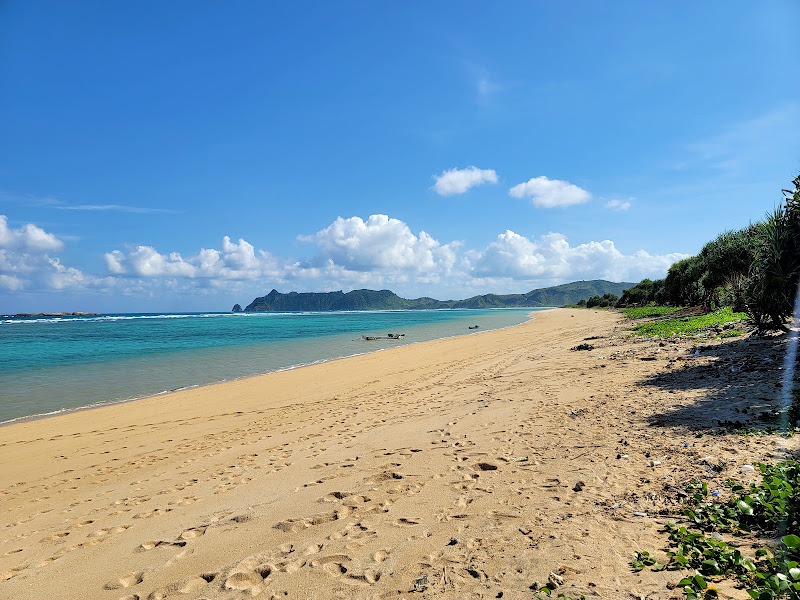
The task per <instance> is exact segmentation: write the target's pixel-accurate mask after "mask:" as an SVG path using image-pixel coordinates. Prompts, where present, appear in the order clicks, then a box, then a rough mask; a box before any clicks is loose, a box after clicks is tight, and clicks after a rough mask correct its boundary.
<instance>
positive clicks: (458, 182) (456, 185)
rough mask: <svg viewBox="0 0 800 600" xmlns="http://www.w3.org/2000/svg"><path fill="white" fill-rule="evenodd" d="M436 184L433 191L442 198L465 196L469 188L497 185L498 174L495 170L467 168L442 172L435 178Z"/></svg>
mask: <svg viewBox="0 0 800 600" xmlns="http://www.w3.org/2000/svg"><path fill="white" fill-rule="evenodd" d="M434 179H436V183H435V184H434V186H433V189H434V190H436V193H437V194H439V195H440V196H452V195H454V194H463V193H465V192H466V191H467V190H469V188H471V187H474V186H476V185H481V184H483V183H497V173H496V172H495V171H494V169H479V168H478V167H467V168H466V169H450V170H449V171H442V174H441V175H439V176H438V177H436V176H434Z"/></svg>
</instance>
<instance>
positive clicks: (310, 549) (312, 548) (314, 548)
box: [303, 544, 322, 556]
mask: <svg viewBox="0 0 800 600" xmlns="http://www.w3.org/2000/svg"><path fill="white" fill-rule="evenodd" d="M320 550H322V544H311V545H310V546H309V547H308V548H306V549H305V550H303V554H304V555H306V556H309V555H311V554H317V553H318V552H319V551H320Z"/></svg>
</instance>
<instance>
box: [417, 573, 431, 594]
mask: <svg viewBox="0 0 800 600" xmlns="http://www.w3.org/2000/svg"><path fill="white" fill-rule="evenodd" d="M426 587H428V576H427V575H423V576H422V577H419V578H417V579H415V580H414V591H415V592H421V591H423V590H424V589H425V588H426Z"/></svg>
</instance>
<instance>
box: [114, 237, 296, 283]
mask: <svg viewBox="0 0 800 600" xmlns="http://www.w3.org/2000/svg"><path fill="white" fill-rule="evenodd" d="M104 259H105V261H106V268H107V269H108V272H109V273H110V274H111V275H115V276H128V277H146V278H178V279H201V278H203V279H223V280H237V279H239V280H247V279H258V278H260V277H280V276H281V275H282V274H283V271H284V268H283V265H282V264H280V262H279V260H278V259H277V258H276V257H274V256H273V255H272V254H270V253H268V252H265V251H263V250H259V251H258V252H256V250H255V248H254V247H253V245H252V244H250V243H249V242H247V241H246V240H243V239H239V241H238V242H232V241H231V239H230V238H229V237H228V236H225V237H223V238H222V247H221V250H215V249H213V248H212V249H206V248H202V249H201V250H200V252H198V254H197V255H196V256H190V257H187V258H184V257H183V256H182V255H181V254H180V253H178V252H170V253H169V254H162V253H160V252H159V251H158V250H156V249H155V248H153V247H152V246H137V247H136V248H134V249H133V250H131V251H129V252H128V253H125V252H122V251H121V250H114V251H113V252H108V253H106V254H105V255H104Z"/></svg>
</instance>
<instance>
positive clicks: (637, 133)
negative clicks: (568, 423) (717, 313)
mask: <svg viewBox="0 0 800 600" xmlns="http://www.w3.org/2000/svg"><path fill="white" fill-rule="evenodd" d="M798 24H800V3H798V2H796V1H795V0H787V1H779V0H776V1H766V2H749V1H741V0H725V1H721V0H718V1H713V0H712V1H709V2H694V1H691V2H689V1H674V2H659V3H656V2H641V1H638V0H637V1H635V2H613V3H611V2H596V1H594V0H587V1H566V2H545V1H526V2H518V1H513V0H511V1H508V2H501V3H489V2H474V1H470V0H464V1H444V0H443V1H440V2H422V1H414V0H410V1H407V2H375V1H372V0H370V1H363V2H354V1H348V0H342V1H337V2H322V1H316V2H305V1H292V2H280V3H279V2H266V1H253V2H249V1H244V0H234V1H231V2H218V1H213V2H212V1H203V0H191V1H178V0H173V1H167V2H164V1H158V2H151V1H146V0H137V1H136V2H132V1H120V2H106V1H104V0H103V1H90V0H80V1H77V0H76V1H73V2H60V1H55V0H53V1H48V2H43V1H39V0H17V1H15V0H0V313H12V314H13V313H17V312H44V311H94V312H159V311H170V312H178V311H227V310H230V309H231V307H232V306H233V304H234V303H240V304H242V305H243V306H244V305H246V304H248V303H250V302H251V301H252V300H253V299H254V298H255V297H256V296H262V295H264V294H266V293H268V292H269V291H270V290H271V289H273V288H275V289H277V290H278V291H281V292H289V291H301V292H302V291H319V292H325V291H333V290H340V289H341V290H344V291H349V290H352V289H360V288H369V289H391V290H392V291H394V292H396V293H397V294H399V295H401V296H403V297H407V298H415V297H419V296H432V297H434V298H438V299H460V298H466V297H469V296H472V295H475V294H482V293H490V292H493V293H524V292H527V291H530V290H532V289H536V288H541V287H547V286H550V285H556V284H560V283H566V282H570V281H577V280H585V279H607V280H611V281H629V282H637V281H640V280H641V279H643V278H645V277H649V278H658V277H663V276H664V275H665V274H666V271H667V269H668V268H669V266H670V265H671V264H673V263H674V262H676V261H677V260H680V259H682V258H685V257H687V256H690V255H693V254H696V253H697V252H699V251H700V250H701V248H702V247H703V245H704V244H705V243H706V242H708V241H710V240H712V239H714V238H715V237H716V236H717V235H718V234H720V233H722V232H723V231H725V230H730V229H740V228H742V227H745V226H747V224H748V223H750V222H755V221H758V220H761V219H762V218H763V217H764V216H765V214H766V213H767V212H768V211H770V210H772V209H773V208H774V207H775V206H777V205H779V204H780V203H781V201H782V194H781V188H786V187H788V186H789V184H790V181H791V180H792V179H793V178H794V177H795V176H796V175H797V173H798V171H800V77H798V75H799V74H800V37H798V36H797V35H796V31H797V26H798Z"/></svg>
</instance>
